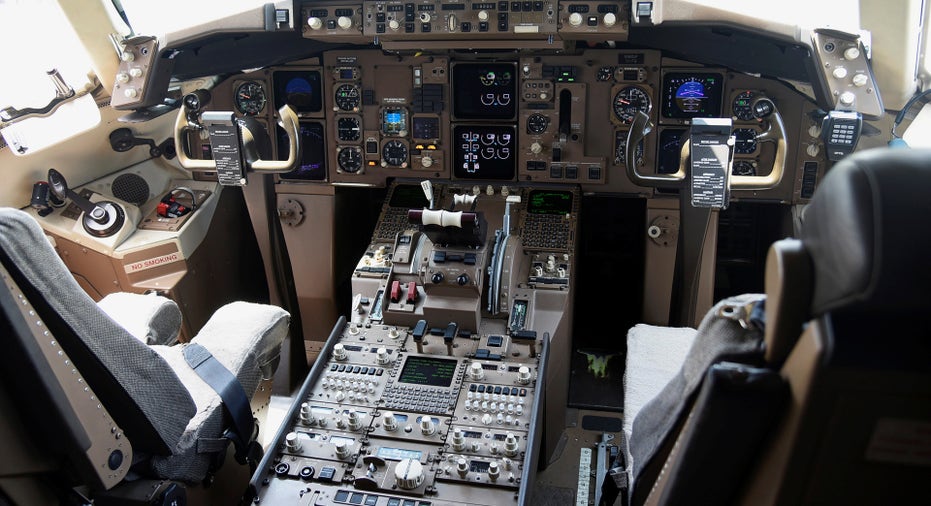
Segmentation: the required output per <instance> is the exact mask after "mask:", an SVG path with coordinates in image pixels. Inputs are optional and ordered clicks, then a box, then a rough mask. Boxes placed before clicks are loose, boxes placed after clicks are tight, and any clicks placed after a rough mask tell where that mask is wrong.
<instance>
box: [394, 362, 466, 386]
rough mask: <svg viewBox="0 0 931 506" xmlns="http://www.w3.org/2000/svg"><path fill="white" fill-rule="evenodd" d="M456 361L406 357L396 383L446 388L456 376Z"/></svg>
mask: <svg viewBox="0 0 931 506" xmlns="http://www.w3.org/2000/svg"><path fill="white" fill-rule="evenodd" d="M458 364H459V361H458V360H453V359H449V358H436V357H422V356H418V355H408V357H407V360H406V361H405V362H404V367H403V368H402V369H401V374H400V375H399V376H398V383H412V384H414V385H425V386H431V387H448V386H450V385H452V383H453V378H454V377H455V376H456V366H457V365H458Z"/></svg>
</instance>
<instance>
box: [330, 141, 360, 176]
mask: <svg viewBox="0 0 931 506" xmlns="http://www.w3.org/2000/svg"><path fill="white" fill-rule="evenodd" d="M336 162H337V163H338V164H339V168H340V170H342V171H343V172H349V173H353V174H354V173H356V172H359V170H360V169H361V168H362V150H360V149H359V148H357V147H355V146H351V147H348V148H343V149H341V150H339V154H338V155H336Z"/></svg>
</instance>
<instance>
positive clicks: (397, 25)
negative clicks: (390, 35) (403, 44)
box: [388, 19, 401, 32]
mask: <svg viewBox="0 0 931 506" xmlns="http://www.w3.org/2000/svg"><path fill="white" fill-rule="evenodd" d="M388 28H390V29H391V31H392V32H396V31H398V29H399V28H401V23H398V20H397V19H392V20H391V21H388Z"/></svg>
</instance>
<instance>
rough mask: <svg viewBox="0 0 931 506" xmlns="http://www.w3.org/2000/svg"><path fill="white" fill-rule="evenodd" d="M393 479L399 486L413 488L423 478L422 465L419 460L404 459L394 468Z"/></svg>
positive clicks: (417, 485) (406, 488) (418, 484)
mask: <svg viewBox="0 0 931 506" xmlns="http://www.w3.org/2000/svg"><path fill="white" fill-rule="evenodd" d="M394 480H395V482H396V483H397V484H398V487H399V488H402V489H404V490H413V489H415V488H417V487H419V486H420V485H421V484H422V483H423V480H424V476H423V465H422V464H421V463H420V461H419V460H414V459H404V460H402V461H400V462H398V465H397V466H395V468H394Z"/></svg>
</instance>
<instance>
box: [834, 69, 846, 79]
mask: <svg viewBox="0 0 931 506" xmlns="http://www.w3.org/2000/svg"><path fill="white" fill-rule="evenodd" d="M831 75H833V76H834V77H835V78H837V79H843V78H845V77H847V69H845V68H844V67H836V68H835V69H834V72H831Z"/></svg>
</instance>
